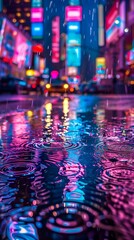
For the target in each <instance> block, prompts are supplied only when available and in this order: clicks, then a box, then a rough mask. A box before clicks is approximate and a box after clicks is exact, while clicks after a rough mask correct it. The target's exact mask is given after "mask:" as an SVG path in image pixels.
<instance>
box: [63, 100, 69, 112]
mask: <svg viewBox="0 0 134 240" xmlns="http://www.w3.org/2000/svg"><path fill="white" fill-rule="evenodd" d="M68 112H69V99H68V98H64V100H63V113H64V115H65V116H67V114H68Z"/></svg>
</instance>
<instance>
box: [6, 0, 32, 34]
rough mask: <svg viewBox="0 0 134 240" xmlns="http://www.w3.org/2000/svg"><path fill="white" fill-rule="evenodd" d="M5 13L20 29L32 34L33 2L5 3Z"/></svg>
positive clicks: (17, 0)
mask: <svg viewBox="0 0 134 240" xmlns="http://www.w3.org/2000/svg"><path fill="white" fill-rule="evenodd" d="M3 13H5V14H6V15H7V16H8V17H9V19H10V20H11V21H12V22H13V23H14V24H15V25H16V26H17V27H20V29H24V30H25V31H26V32H28V33H29V34H30V33H31V23H30V17H31V0H12V1H3Z"/></svg>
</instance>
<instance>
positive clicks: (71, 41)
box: [67, 33, 81, 47]
mask: <svg viewBox="0 0 134 240" xmlns="http://www.w3.org/2000/svg"><path fill="white" fill-rule="evenodd" d="M67 45H68V46H69V47H73V46H80V45H81V35H80V34H76V33H69V34H68V36H67Z"/></svg>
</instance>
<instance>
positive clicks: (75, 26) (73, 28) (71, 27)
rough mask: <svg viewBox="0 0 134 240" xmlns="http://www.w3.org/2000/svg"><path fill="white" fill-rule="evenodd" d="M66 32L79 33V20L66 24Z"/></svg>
mask: <svg viewBox="0 0 134 240" xmlns="http://www.w3.org/2000/svg"><path fill="white" fill-rule="evenodd" d="M67 32H68V33H70V32H75V33H80V22H69V23H68V24H67Z"/></svg>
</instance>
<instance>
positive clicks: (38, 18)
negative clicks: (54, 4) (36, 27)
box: [31, 8, 43, 22]
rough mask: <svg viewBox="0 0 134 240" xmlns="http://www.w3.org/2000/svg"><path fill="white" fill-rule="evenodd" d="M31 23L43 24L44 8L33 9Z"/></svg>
mask: <svg viewBox="0 0 134 240" xmlns="http://www.w3.org/2000/svg"><path fill="white" fill-rule="evenodd" d="M31 22H43V8H32V9H31Z"/></svg>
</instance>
